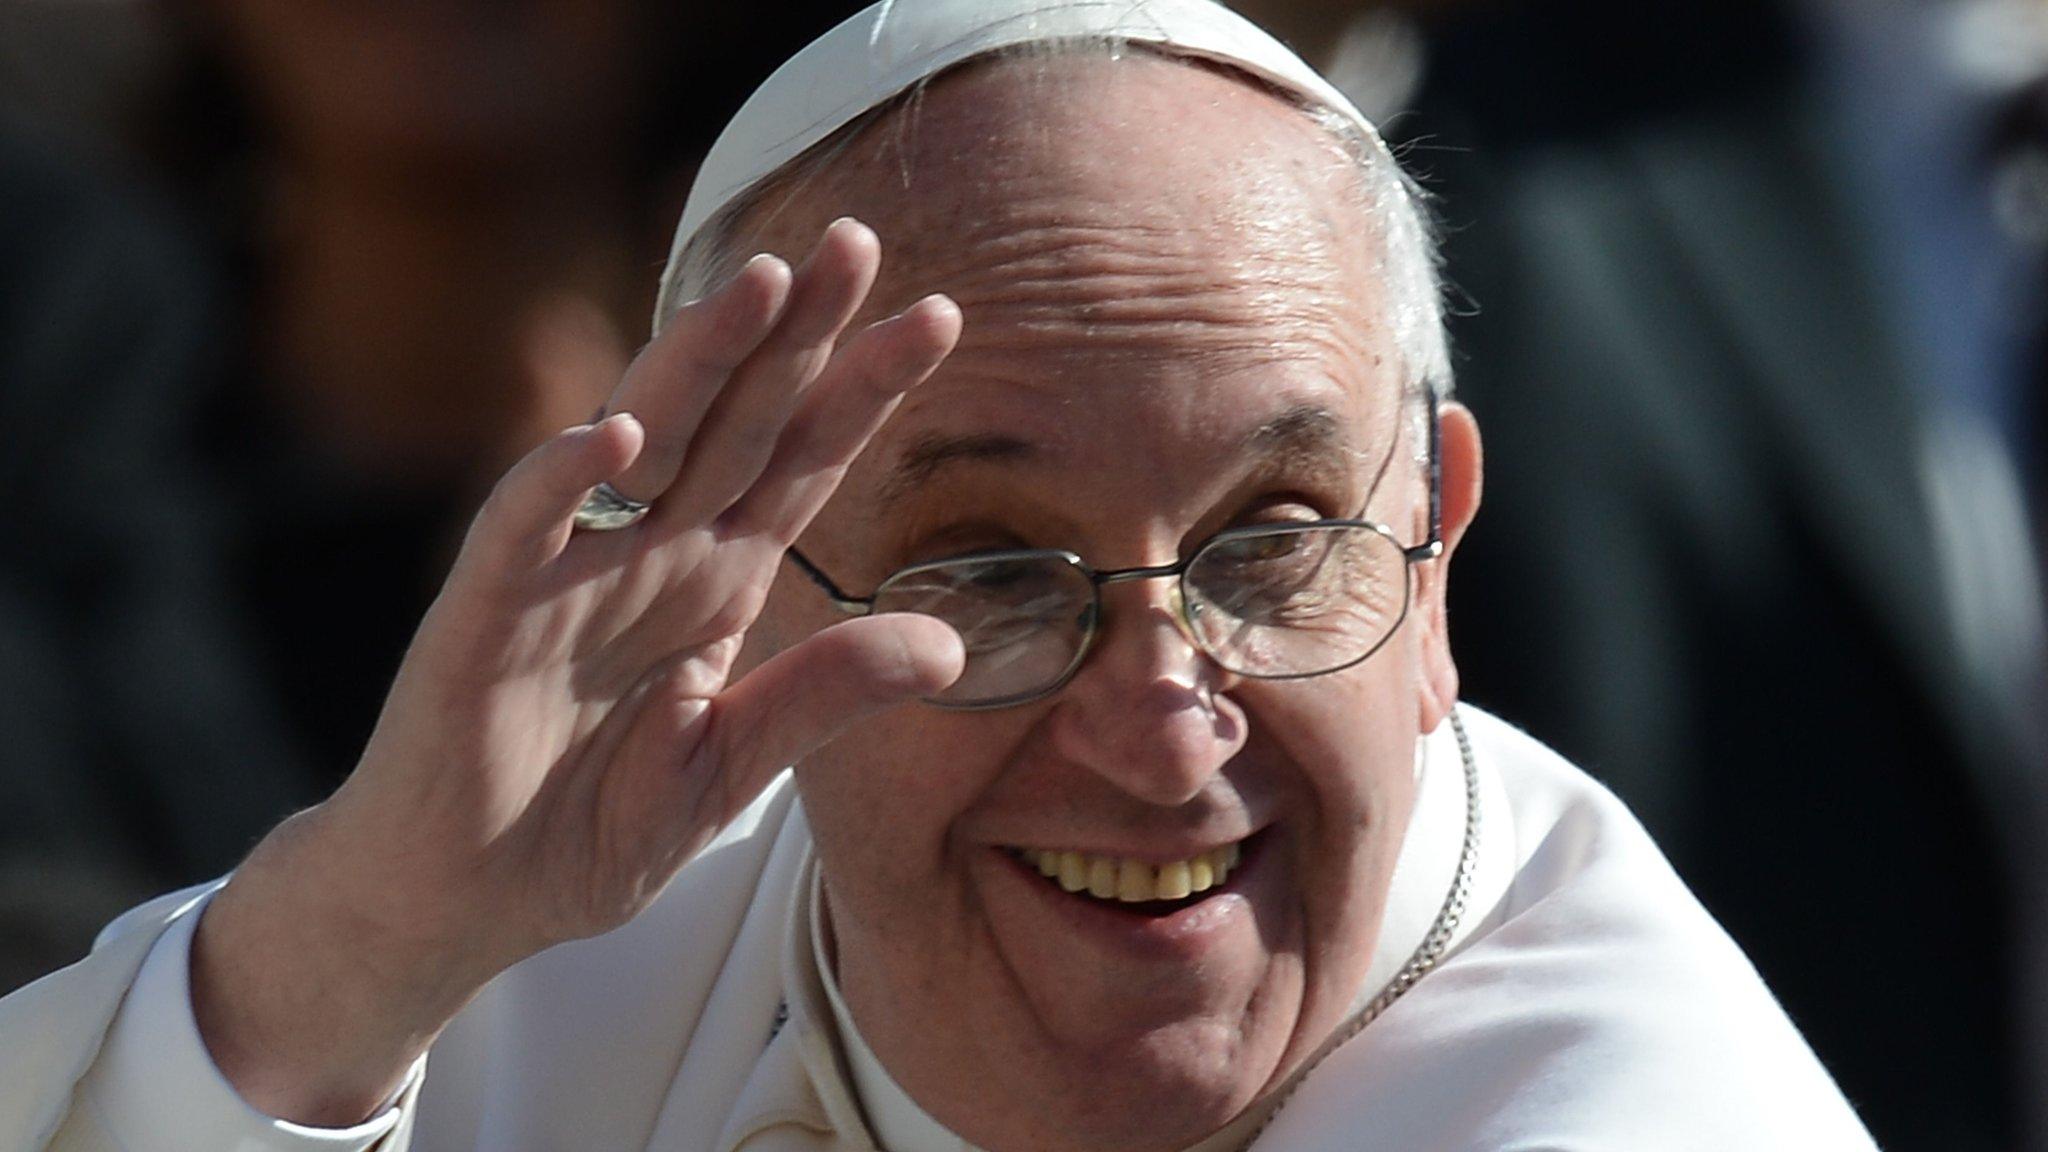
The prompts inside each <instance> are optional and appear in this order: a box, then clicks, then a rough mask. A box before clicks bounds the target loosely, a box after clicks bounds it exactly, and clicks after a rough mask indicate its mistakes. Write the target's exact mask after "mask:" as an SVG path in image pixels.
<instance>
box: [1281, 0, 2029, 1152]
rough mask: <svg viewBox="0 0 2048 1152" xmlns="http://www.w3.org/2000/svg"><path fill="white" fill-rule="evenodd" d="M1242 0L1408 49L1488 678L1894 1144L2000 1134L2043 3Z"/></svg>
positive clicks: (1379, 49) (2009, 995) (1470, 659)
mask: <svg viewBox="0 0 2048 1152" xmlns="http://www.w3.org/2000/svg"><path fill="white" fill-rule="evenodd" d="M1244 6H1245V7H1246V8H1247V9H1250V10H1253V14H1254V15H1255V16H1264V17H1267V18H1269V19H1271V20H1272V21H1273V22H1274V23H1276V24H1278V25H1280V26H1282V27H1284V28H1291V29H1292V30H1293V33H1294V35H1295V36H1296V38H1297V40H1299V41H1302V42H1306V43H1308V44H1311V45H1316V46H1319V47H1320V48H1321V49H1322V50H1323V51H1324V52H1325V53H1326V54H1328V55H1330V56H1334V57H1337V58H1339V63H1338V65H1337V71H1338V72H1339V73H1343V72H1345V71H1347V69H1346V66H1345V64H1344V63H1343V60H1344V59H1347V58H1348V59H1355V60H1357V61H1360V62H1362V63H1363V64H1365V65H1368V66H1367V67H1365V68H1364V69H1363V74H1365V75H1370V76H1377V77H1380V78H1381V79H1382V81H1384V78H1386V77H1388V76H1396V77H1398V76H1403V75H1405V76H1408V77H1410V78H1412V80H1413V83H1412V84H1411V85H1410V86H1409V88H1408V89H1407V90H1406V91H1398V90H1395V91H1386V92H1381V93H1379V94H1378V95H1379V97H1380V100H1381V105H1380V109H1379V110H1380V111H1382V112H1386V111H1391V110H1393V109H1407V110H1408V112H1407V114H1406V115H1401V116H1395V117H1393V118H1392V119H1391V120H1390V122H1389V125H1390V135H1393V136H1395V137H1405V138H1406V139H1408V140H1409V141H1410V143H1411V148H1412V149H1413V150H1412V152H1411V153H1410V156H1409V160H1410V162H1411V166H1413V167H1414V168H1416V169H1417V170H1419V171H1420V172H1421V173H1422V175H1423V178H1424V181H1425V183H1426V184H1427V185H1428V186H1430V187H1431V188H1432V189H1433V190H1435V191H1436V192H1437V193H1438V195H1439V198H1440V202H1439V210H1440V213H1441V215H1442V216H1443V218H1444V220H1445V222H1446V224H1447V227H1448V231H1449V235H1448V237H1447V245H1446V259H1447V262H1448V271H1449V275H1450V279H1451V280H1452V281H1453V283H1454V284H1456V285H1457V286H1458V288H1459V289H1460V290H1462V292H1463V293H1464V295H1465V296H1466V297H1468V298H1469V309H1468V311H1469V313H1470V314H1469V315H1466V316H1464V317H1463V318H1462V319H1459V320H1454V321H1453V323H1452V333H1453V336H1454V338H1455V339H1456V340H1457V343H1458V345H1459V348H1460V353H1461V357H1460V360H1459V363H1458V366H1457V368H1458V384H1459V390H1460V394H1461V395H1462V396H1463V397H1464V398H1465V399H1466V400H1467V401H1468V402H1469V403H1471V404H1472V406H1473V409H1474V410H1475V412H1477V413H1478V414H1479V416H1480V418H1481V419H1482V420H1484V421H1486V426H1487V428H1488V430H1489V436H1488V440H1487V468H1488V481H1489V482H1488V485H1487V513H1486V515H1487V518H1488V520H1489V522H1490V528H1491V532H1490V533H1488V534H1483V535H1485V538H1484V539H1478V538H1477V537H1475V546H1474V547H1473V548H1472V549H1471V550H1470V554H1469V556H1468V557H1467V559H1466V567H1465V568H1464V569H1462V570H1461V573H1460V586H1459V589H1458V593H1457V596H1456V598H1455V600H1454V609H1453V610H1454V611H1455V613H1456V619H1457V628H1458V635H1459V640H1460V643H1461V644H1463V645H1465V649H1464V652H1465V660H1466V663H1465V664H1463V665H1461V667H1462V669H1463V670H1464V672H1465V682H1466V687H1467V690H1468V692H1469V693H1470V695H1471V697H1472V698H1473V699H1474V700H1477V701H1480V702H1482V703H1485V704H1487V705H1489V706H1492V707H1495V708H1498V709H1499V710H1500V711H1501V712H1502V714H1503V715H1505V716H1507V717H1508V718H1510V719H1513V720H1517V721H1519V722H1521V723H1524V724H1526V725H1528V726H1529V727H1530V728H1531V730H1532V731H1534V732H1535V733H1536V734H1537V735H1539V736H1541V737H1542V738H1544V739H1545V740H1548V741H1551V742H1553V743H1555V744H1556V745H1557V746H1558V747H1559V748H1562V749H1564V750H1566V751H1567V752H1568V753H1569V754H1571V755H1573V756H1577V757H1580V758H1581V759H1582V760H1583V761H1584V762H1585V763H1586V764H1587V765H1588V766H1589V768H1590V769H1591V770H1593V771H1594V772H1595V773H1598V774H1603V775H1604V776H1605V778H1606V779H1607V780H1608V782H1609V783H1611V784H1612V785H1613V786H1614V787H1615V788H1616V789H1617V790H1618V791H1619V792H1621V793H1622V795H1623V796H1624V797H1625V798H1626V799H1628V800H1629V802H1630V803H1631V804H1632V805H1633V806H1634V807H1635V808H1636V809H1637V811H1638V812H1639V813H1641V815H1642V817H1643V819H1644V821H1645V822H1646V823H1647V824H1648V825H1649V826H1650V827H1651V828H1652V830H1653V831H1654V832H1655V834H1656V835H1657V837H1658V840H1659V842H1660V843H1661V844H1663V845H1664V846H1665V848H1666V850H1667V851H1668V852H1669V853H1670V854H1671V856H1672V858H1673V860H1674V861H1675V862H1676V863H1677V865H1678V867H1679V870H1680V872H1681V873H1682V874H1683V875H1684V876H1685V877H1686V878H1687V880H1688V881H1689V882H1691V883H1692V884H1693V886H1694V888H1695V890H1696V891H1697V892H1698V893H1699V894H1700V896H1701V898H1702V899H1703V900H1704V901H1705V902H1706V903H1707V905H1708V906H1709V907H1710V908H1712V909H1713V910H1714V911H1715V913H1716V914H1717V915H1719V916H1720V917H1722V919H1723V921H1724V922H1725V923H1726V924H1727V925H1728V926H1729V930H1730V931H1731V932H1732V933H1733V934H1734V935H1735V937H1736V938H1737V939H1738V940H1740V941H1742V943H1743V944H1744V946H1745V947H1746V948H1747V949H1748V950H1749V952H1750V954H1751V956H1752V957H1753V958H1754V960H1755V961H1756V963H1757V965H1758V967H1759V968H1760V969H1761V970H1762V971H1763V973H1764V975H1765V977H1766V979H1767V980H1768V981H1769V983H1770V984H1771V986H1772V987H1773V988H1774V989H1775V990H1776V991H1777V992H1778V994H1779V995H1780V997H1781V998H1782V999H1783V1001H1784V1002H1785V1004H1786V1006H1787V1008H1788V1009H1789V1011H1790V1013H1791V1015H1792V1017H1793V1019H1795V1020H1797V1021H1798V1022H1799V1024H1800V1026H1801V1027H1802V1028H1803V1029H1805V1030H1806V1032H1807V1035H1808V1036H1809V1037H1810V1038H1811V1039H1812V1041H1813V1044H1814V1046H1815V1048H1816V1049H1817V1050H1818V1051H1819V1052H1820V1054H1821V1056H1822V1058H1823V1059H1824V1060H1825V1061H1826V1062H1827V1064H1828V1066H1829V1067H1830V1068H1831V1069H1832V1070H1833V1071H1834V1072H1835V1073H1836V1075H1837V1076H1838V1077H1839V1078H1840V1080H1841V1083H1842V1085H1843V1088H1844V1090H1845V1091H1846V1092H1847V1093H1848V1094H1849V1096H1850V1098H1851V1099H1852V1100H1853V1101H1854V1102H1855V1103H1856V1105H1857V1106H1858V1108H1859V1109H1860V1110H1861V1111H1862V1112H1863V1115H1864V1116H1865V1118H1866V1120H1867V1121H1868V1122H1869V1124H1870V1127H1871V1130H1872V1132H1873V1133H1874V1134H1875V1135H1876V1136H1877V1137H1878V1140H1879V1143H1880V1144H1881V1145H1883V1146H1884V1147H1886V1148H1890V1149H1897V1150H1907V1152H1911V1150H1916V1149H1928V1150H1934V1149H1942V1150H1949V1152H1953V1150H1961V1149H1993V1148H1997V1149H2005V1148H2012V1147H2015V1146H2016V1144H2017V1143H2018V1141H2019V1140H2020V1130H2021V1123H2022V1122H2021V1114H2022V1111H2023V1101H2027V1100H2039V1099H2042V1098H2043V1097H2044V1096H2048V1083H2044V1082H2043V1081H2042V1080H2041V1079H2040V1078H2039V1074H2038V1072H2026V1071H2023V1069H2025V1068H2028V1067H2030V1066H2031V1067H2033V1068H2036V1069H2038V1068H2039V1066H2040V1065H2039V1063H2038V1056H2039V1053H2038V1050H2037V1049H2036V1050H2032V1051H2030V1050H2029V1046H2030V1045H2037V1044H2038V1042H2039V1040H2040V1038H2041V1037H2042V1035H2043V1034H2044V1032H2043V1029H2042V1028H2041V1027H2040V1024H2039V1023H2038V1018H2036V1022H2034V1023H2032V1024H2031V1025H2030V1024H2028V1023H2027V1022H2026V1021H2025V1019H2024V1014H2025V1013H2026V1012H2028V1011H2030V1010H2032V1009H2033V1005H2031V1004H2030V1003H2029V1001H2028V999H2027V990H2026V981H2025V978H2024V976H2025V974H2026V971H2027V961H2026V956H2027V954H2028V949H2030V948H2033V947H2036V946H2037V943H2038V935H2037V933H2038V931H2039V929H2040V927H2041V926H2042V924H2043V920H2042V917H2041V910H2040V884H2041V881H2042V880H2043V879H2044V873H2048V869H2044V862H2043V860H2042V859H2041V858H2040V856H2039V855H2038V853H2039V845H2040V843H2041V840H2042V836H2043V832H2044V831H2048V829H2044V824H2043V820H2042V810H2041V806H2040V802H2039V794H2040V787H2041V783H2042V780H2041V775H2042V768H2043V764H2042V762H2041V759H2040V745H2039V743H2038V742H2035V741H2036V736H2037V734H2035V733H2031V732H2030V731H2029V730H2028V725H2029V723H2030V722H2031V721H2033V720H2035V719H2037V718H2038V716H2039V713H2040V710H2041V702H2042V698H2041V696H2040V695H2039V692H2040V683H2041V682H2040V680H2039V678H2038V676H2039V668H2040V661H2041V627H2040V620H2041V600H2040V586H2039V583H2038V576H2037V569H2036V567H2035V558H2034V554H2033V552H2032V550H2031V547H2030V545H2029V543H2028V532H2027V513H2026V510H2025V500H2024V492H2025V488H2026V485H2027V483H2028V482H2029V481H2030V479H2031V482H2033V483H2036V484H2038V482H2039V478H2040V475H2041V473H2040V468H2039V461H2040V456H2039V449H2040V442H2039V440H2038V439H2036V438H2034V436H2033V435H2032V434H2030V432H2029V431H2028V430H2029V428H2030V427H2033V426H2036V425H2035V424H2034V423H2033V422H2035V421H2038V419H2039V411H2040V387H2041V377H2040V375H2039V371H2040V365H2041V363H2042V361H2041V360H2039V359H2036V358H2035V357H2036V356H2037V355H2038V352H2037V349H2038V348H2039V345H2038V344H2037V343H2036V342H2037V340H2038V339H2039V334H2040V333H2042V332H2044V331H2048V329H2044V328H2043V327H2042V320H2043V317H2044V316H2048V311H2044V309H2043V307H2042V304H2041V295H2040V290H2041V285H2040V275H2041V272H2042V271H2043V269H2044V267H2048V263H2044V258H2043V249H2042V247H2041V243H2040V242H2041V239H2042V236H2043V231H2042V230H2039V229H2038V225H2039V222H2040V221H2041V220H2043V219H2048V211H2044V209H2048V197H2044V196H2043V189H2044V188H2048V180H2044V179H2042V178H2041V172H2043V171H2044V170H2048V162H2044V161H2043V160H2042V157H2043V156H2044V155H2048V152H2042V151H2036V152H2035V153H2034V161H2033V163H2034V165H2035V166H2034V167H2033V168H2032V169H2026V168H2024V167H2023V168H2022V169H2020V170H2018V171H2017V172H2014V171H2007V170H2006V169H2005V168H2003V167H2002V166H2004V165H2009V164H2010V163H2013V162H2014V161H2012V160H2011V158H2010V153H2009V152H2001V151H1999V147H1998V146H1997V138H1998V136H1999V125H2001V124H2002V123H2006V122H2007V117H2008V115H2009V110H2010V109H2011V107H2012V106H2013V105H2014V103H2015V102H2016V101H2018V102H2019V103H2022V104H2023V103H2024V100H2023V99H2021V93H2022V92H2023V90H2024V86H2025V84H2026V83H2027V82H2028V81H2029V80H2031V79H2033V78H2038V77H2041V76H2048V66H2044V65H2048V27H2044V24H2043V20H2044V17H2048V10H2044V6H2042V5H2039V4H2035V3H2031V2H2029V3H2013V4H2006V3H1977V2H1969V3H1964V2H1950V0H1926V2H1915V0H1810V2H1808V3H1803V4H1791V5H1786V4H1779V3H1769V2H1764V0H1750V2H1746V3H1732V4H1724V5H1691V6H1684V7H1680V8H1669V7H1666V6H1654V7H1652V6H1642V5H1629V4H1624V3H1618V2H1616V3H1609V2H1606V0H1568V2H1562V3H1546V4H1540V5H1539V4H1522V5H1492V6H1484V7H1482V6H1480V5H1476V4H1475V5H1453V4H1448V3H1446V4H1437V5H1419V6H1418V7H1417V10H1414V11H1410V12H1408V13H1404V14H1393V15H1390V14H1389V13H1387V12H1379V13H1365V12H1361V10H1360V8H1359V6H1357V5H1347V4H1337V3H1283V2H1275V3H1270V4H1268V3H1246V4H1245V5H1244ZM1267 9H1270V11H1266V10H1267ZM1403 16H1405V17H1409V18H1410V19H1403V18H1401V17H1403ZM1388 61H1393V62H1395V63H1394V64H1393V65H1389V63H1388ZM2008 135H2009V134H2008ZM2034 147H2036V148H2048V133H2044V134H2043V135H2041V136H2040V137H2038V138H2036V139H2035V141H2034ZM2018 163H2021V164H2022V165H2024V164H2025V163H2026V162H2025V161H2024V160H2021V161H2018ZM2001 171H2005V172H2006V174H2005V175H1999V173H2000V172H2001ZM2028 171H2031V172H2032V174H2033V175H2032V180H2033V184H2032V185H2031V192H2029V191H2028V188H2027V186H2025V184H2024V178H2025V176H2026V173H2027V172H2028ZM2001 181H2003V182H2004V183H2003V184H2001ZM2027 195H2032V196H2034V197H2036V199H2034V200H2032V201H2031V202H2029V201H2027V200H2026V196H2027ZM2028 220H2032V221H2033V222H2034V226H2035V229H2036V230H2034V231H2031V232H2030V231H2029V229H2028V227H2027V226H2026V225H2025V222H2026V221H2028ZM1794 636H1799V637H1804V639H1803V640H1802V641H1800V642H1799V643H1798V644H1797V645H1796V646H1794V645H1793V644H1792V643H1791V642H1790V639H1789V638H1791V637H1794ZM1538 663H1543V664H1552V663H1554V664H1555V665H1556V667H1557V669H1558V674H1556V675H1546V676H1544V677H1540V678H1539V677H1534V676H1531V675H1530V674H1529V671H1528V670H1529V669H1530V668H1532V667H1534V666H1536V665H1537V664H1538ZM1794 717H1797V718H1799V719H1797V720H1796V721H1795V720H1794V719H1793V718H1794ZM1758 748H1763V749H1768V750H1770V751H1769V752H1768V753H1767V754H1766V755H1763V756H1758V755H1757V754H1756V753H1755V751H1754V750H1755V749H1758Z"/></svg>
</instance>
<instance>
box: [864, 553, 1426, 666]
mask: <svg viewBox="0 0 2048 1152" xmlns="http://www.w3.org/2000/svg"><path fill="white" fill-rule="evenodd" d="M1407 567H1408V566H1407V560H1406V557H1405V556H1404V555H1403V553H1402V550H1401V547H1400V545H1399V544H1397V543H1396V542H1395V541H1394V540H1393V539H1392V538H1391V537H1390V536H1388V535H1387V534H1386V533H1385V532H1383V531H1381V530H1378V529H1376V528H1373V527H1370V526H1366V525H1353V524H1339V525H1327V524H1321V525H1275V526H1273V527H1271V528H1254V529H1248V530H1241V531H1238V532H1232V533H1228V534H1226V535H1223V536H1219V537H1217V538H1215V539H1213V540H1211V541H1210V542H1209V543H1207V544H1206V545H1204V546H1203V547H1202V549H1201V551H1199V552H1198V553H1196V555H1195V556H1194V558H1193V559H1192V560H1190V561H1189V563H1188V566H1187V569H1186V572H1185V575H1184V576H1183V578H1182V585H1181V587H1182V594H1183V596H1184V597H1185V599H1186V618H1187V621H1188V624H1189V626H1190V630H1191V632H1192V634H1193V637H1194V639H1195V641H1196V643H1197V644H1198V645H1199V646H1200V647H1201V649H1202V650H1203V651H1204V652H1206V653H1207V654H1208V655H1209V657H1210V658H1211V659H1213V660H1215V661H1216V662H1217V663H1218V664H1219V665H1221V666H1222V667H1224V668H1225V669H1227V670H1229V671H1231V672H1235V673H1238V674H1240V675H1247V676H1256V677H1294V676H1313V675H1317V674H1319V673H1323V672H1333V671H1336V670H1337V669H1340V668H1343V667H1346V666H1348V665H1351V664H1355V663H1357V662H1358V661H1360V660H1363V659H1364V658H1365V657H1367V656H1369V655H1371V654H1372V652H1373V651H1374V650H1375V649H1377V648H1378V647H1379V646H1380V644H1382V643H1384V642H1385V640H1386V638H1387V636H1388V635H1390V634H1391V633H1392V632H1393V630H1394V629H1395V628H1396V627H1397V626H1398V625H1399V624H1400V622H1401V617H1402V615H1403V614H1404V613H1405V612H1406V611H1407V604H1408V572H1407ZM1097 603H1098V602H1097V599H1096V588H1095V581H1094V580H1093V579H1092V578H1091V576H1090V574H1089V572H1088V570H1087V569H1086V568H1085V567H1084V566H1082V565H1081V564H1079V563H1077V562H1076V561H1075V560H1074V558H1073V557H1071V556H1069V555H1067V554H1065V553H1060V552H1033V551H1022V552H1010V553H994V554H989V555H985V556H968V557H962V558H959V559H956V560H944V561H938V562H935V563H931V564H925V565H920V566H918V567H916V568H911V569H908V570H906V571H904V572H901V573H898V574H897V575H896V576H894V577H891V578H890V579H889V580H888V581H886V582H885V583H884V584H883V585H882V587H881V588H879V589H878V590H877V591H876V593H875V597H874V610H875V611H877V612H919V613H923V614H925V615H929V616H935V617H937V618H939V619H941V620H944V621H945V622H946V623H947V624H949V625H951V626H952V627H953V629H954V630H955V631H956V632H958V633H959V634H960V638H961V641H962V643H963V645H964V646H965V648H966V653H967V661H966V666H965V669H964V670H963V672H962V673H961V676H960V678H959V679H958V680H956V681H955V682H954V683H953V684H952V685H951V686H949V687H948V688H947V689H946V690H945V691H944V692H942V693H940V694H939V695H938V696H937V697H934V698H933V699H934V702H936V703H940V704H949V705H953V706H956V707H991V706H996V705H1000V704H1005V703H1018V702H1022V701H1024V700H1028V699H1031V698H1032V697H1034V696H1036V695H1039V694H1041V693H1043V692H1046V691H1048V690H1050V689H1052V688H1055V687H1057V686H1058V685H1059V684H1060V683H1061V682H1062V681H1064V680H1065V679H1066V678H1067V677H1068V676H1069V675H1070V674H1071V673H1072V672H1073V671H1074V669H1075V668H1076V667H1077V666H1078V664H1079V662H1080V660H1081V657H1082V656H1083V655H1084V653H1085V652H1086V649H1087V647H1088V643H1089V639H1090V637H1091V634H1092V633H1093V631H1094V628H1095V624H1096V613H1097V611H1098V608H1097Z"/></svg>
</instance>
